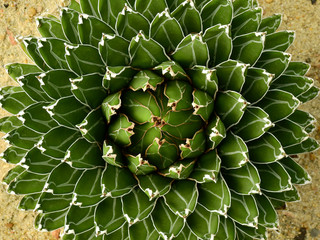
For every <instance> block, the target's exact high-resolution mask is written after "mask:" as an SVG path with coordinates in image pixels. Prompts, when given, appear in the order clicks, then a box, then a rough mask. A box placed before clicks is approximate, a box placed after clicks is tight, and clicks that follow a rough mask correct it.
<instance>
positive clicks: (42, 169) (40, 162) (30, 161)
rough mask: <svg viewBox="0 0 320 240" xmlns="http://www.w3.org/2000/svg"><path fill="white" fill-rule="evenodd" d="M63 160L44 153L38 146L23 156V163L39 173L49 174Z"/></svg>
mask: <svg viewBox="0 0 320 240" xmlns="http://www.w3.org/2000/svg"><path fill="white" fill-rule="evenodd" d="M60 163H61V161H60V160H59V159H55V158H52V157H49V156H47V155H45V154H43V153H42V152H41V151H40V150H39V149H38V148H32V149H31V150H30V151H28V153H27V154H26V155H25V156H24V157H23V159H22V161H21V165H23V166H25V167H26V168H28V171H30V172H32V173H37V174H49V173H51V172H52V170H53V169H54V168H55V167H57V166H58V165H59V164H60Z"/></svg>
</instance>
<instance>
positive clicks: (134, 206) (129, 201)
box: [121, 187, 155, 226]
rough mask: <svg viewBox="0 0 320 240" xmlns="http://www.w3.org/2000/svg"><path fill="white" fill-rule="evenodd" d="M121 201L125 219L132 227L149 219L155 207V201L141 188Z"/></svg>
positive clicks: (134, 190)
mask: <svg viewBox="0 0 320 240" xmlns="http://www.w3.org/2000/svg"><path fill="white" fill-rule="evenodd" d="M121 200H122V210H123V214H124V217H125V218H126V219H127V221H128V223H129V225H130V226H131V225H133V224H136V223H137V222H140V221H142V220H144V219H145V218H147V217H148V216H149V215H150V213H151V212H152V210H153V208H154V206H155V201H150V200H149V198H148V196H147V195H146V194H144V192H143V191H142V190H141V189H140V188H139V187H136V188H135V189H133V190H132V191H131V192H130V193H129V194H127V195H125V196H124V197H122V198H121Z"/></svg>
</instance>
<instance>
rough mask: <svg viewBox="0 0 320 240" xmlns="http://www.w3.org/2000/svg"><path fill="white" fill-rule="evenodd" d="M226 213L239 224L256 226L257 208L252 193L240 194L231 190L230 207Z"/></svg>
mask: <svg viewBox="0 0 320 240" xmlns="http://www.w3.org/2000/svg"><path fill="white" fill-rule="evenodd" d="M228 215H229V216H230V217H231V218H232V219H233V220H234V221H236V222H238V223H240V224H241V225H245V226H249V227H257V225H258V216H259V210H258V207H257V203H256V201H255V199H254V197H253V196H252V195H240V194H237V193H235V192H233V191H231V207H230V209H229V211H228Z"/></svg>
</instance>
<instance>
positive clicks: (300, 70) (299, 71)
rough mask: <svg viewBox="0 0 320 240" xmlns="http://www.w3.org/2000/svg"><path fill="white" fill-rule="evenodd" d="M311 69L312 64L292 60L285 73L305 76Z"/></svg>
mask: <svg viewBox="0 0 320 240" xmlns="http://www.w3.org/2000/svg"><path fill="white" fill-rule="evenodd" d="M309 69H310V65H309V64H308V63H305V62H294V61H291V62H290V63H289V65H288V67H287V69H286V71H285V72H284V74H285V75H298V76H304V75H305V74H306V73H307V72H308V71H309Z"/></svg>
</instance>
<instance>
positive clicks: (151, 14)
mask: <svg viewBox="0 0 320 240" xmlns="http://www.w3.org/2000/svg"><path fill="white" fill-rule="evenodd" d="M166 7H167V3H166V1H165V0H160V1H159V0H156V1H155V0H147V1H145V0H137V1H135V9H136V10H137V11H138V12H140V13H142V14H143V15H144V16H145V17H146V18H147V19H148V20H149V21H150V22H151V21H152V20H153V19H154V18H155V16H156V15H157V14H158V13H160V12H162V11H164V10H165V8H166Z"/></svg>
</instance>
